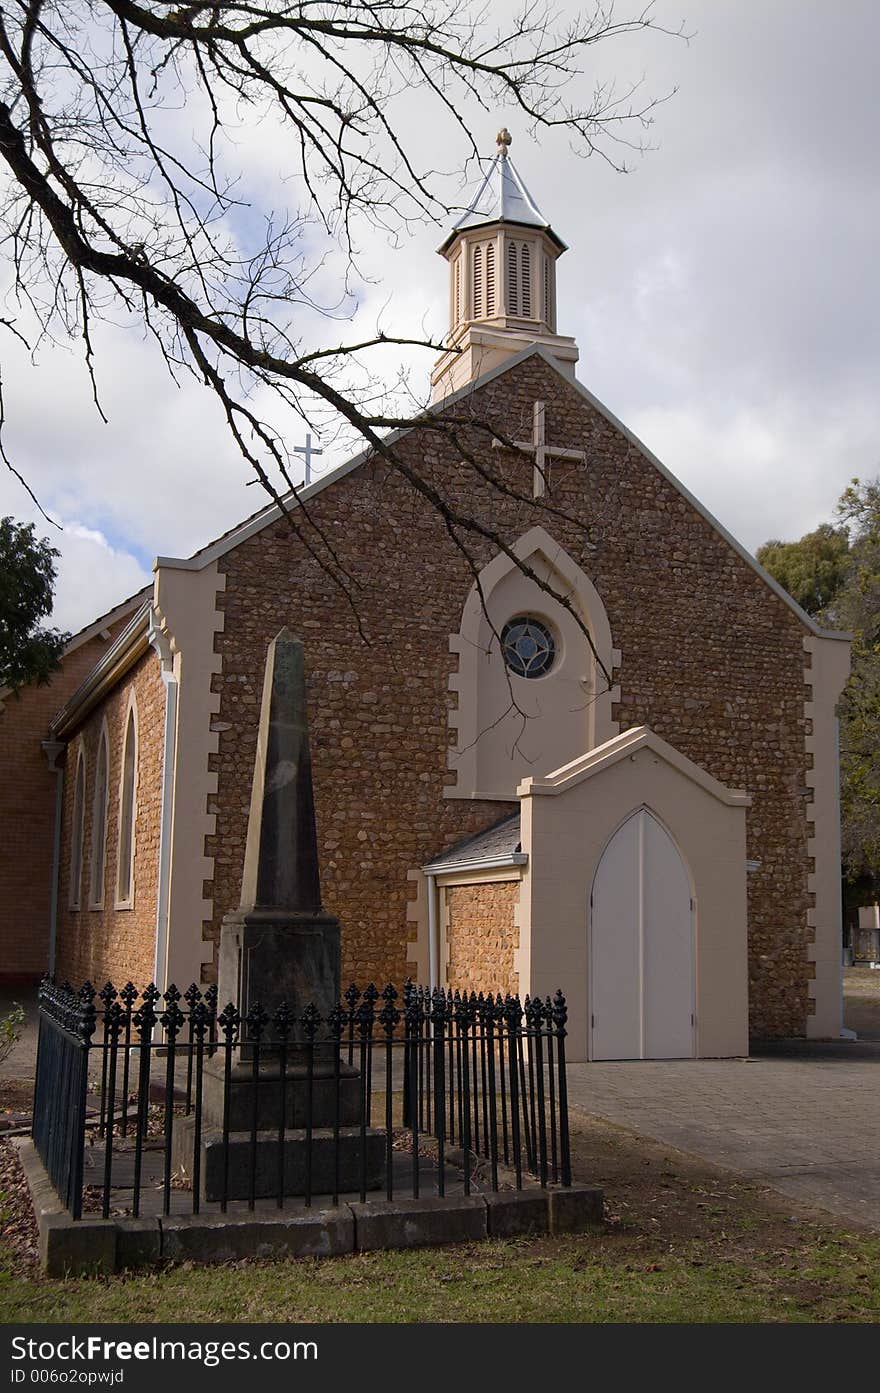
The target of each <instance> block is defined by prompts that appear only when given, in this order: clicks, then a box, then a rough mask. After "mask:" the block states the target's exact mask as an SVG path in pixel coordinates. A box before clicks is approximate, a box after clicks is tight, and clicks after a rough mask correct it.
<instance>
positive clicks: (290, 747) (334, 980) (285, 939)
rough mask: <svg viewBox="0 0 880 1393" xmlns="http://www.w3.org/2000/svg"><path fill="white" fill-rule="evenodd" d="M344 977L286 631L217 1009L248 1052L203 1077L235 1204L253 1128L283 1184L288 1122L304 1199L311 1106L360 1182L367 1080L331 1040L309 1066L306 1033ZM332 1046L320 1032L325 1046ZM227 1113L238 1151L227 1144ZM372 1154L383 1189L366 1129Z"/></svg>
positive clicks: (334, 1002)
mask: <svg viewBox="0 0 880 1393" xmlns="http://www.w3.org/2000/svg"><path fill="white" fill-rule="evenodd" d="M339 976H340V945H339V921H338V920H337V919H336V918H335V917H334V916H333V915H332V914H328V913H327V911H326V910H325V909H324V908H323V906H322V903H321V881H320V875H319V869H318V839H317V832H316V828H315V801H314V794H313V789H312V764H311V756H310V752H309V733H308V715H307V707H306V682H305V663H304V655H303V646H302V643H301V642H300V640H299V639H298V638H296V637H294V635H293V634H291V633H290V632H289V630H287V629H282V631H281V633H280V634H278V636H277V637H276V638H275V639H273V641H272V643H270V645H269V651H268V655H267V658H266V673H265V678H264V682H263V701H262V706H261V710H260V726H259V732H258V735H257V751H256V759H255V762H254V782H253V788H252V792H251V806H250V815H249V818H248V833H247V845H246V849H245V860H244V873H243V876H242V888H241V903H240V906H239V908H238V909H237V910H236V911H235V912H234V913H232V914H227V915H226V916H225V918H224V920H223V924H222V928H221V933H220V961H219V980H218V1002H219V1006H220V1009H221V1010H222V1008H223V1006H224V1005H225V1004H226V1003H227V1002H233V1003H234V1004H235V1005H236V1006H237V1007H238V1010H239V1013H240V1015H241V1018H242V1040H243V1042H244V1043H242V1044H241V1045H240V1047H239V1049H238V1050H237V1051H236V1059H235V1062H234V1063H233V1065H232V1069H231V1077H229V1078H226V1076H225V1072H224V1064H223V1061H222V1051H221V1052H220V1054H219V1055H217V1056H215V1057H214V1058H213V1059H211V1060H209V1061H208V1063H207V1064H206V1066H205V1071H204V1117H205V1128H206V1131H205V1136H204V1137H203V1139H202V1148H203V1157H204V1159H205V1161H206V1162H207V1161H208V1160H209V1159H210V1158H213V1159H211V1164H210V1165H207V1164H206V1165H203V1166H202V1170H201V1173H202V1177H203V1182H204V1180H205V1178H206V1177H207V1176H208V1174H209V1173H211V1174H213V1173H214V1172H215V1171H216V1170H217V1168H218V1166H219V1167H220V1168H221V1169H225V1171H226V1173H227V1175H228V1180H229V1184H230V1186H231V1188H230V1189H229V1190H228V1198H230V1199H234V1198H244V1197H246V1196H247V1194H248V1193H249V1178H248V1173H247V1165H248V1164H249V1162H247V1163H246V1158H247V1157H249V1155H250V1151H249V1147H250V1133H249V1132H246V1131H245V1129H246V1128H249V1127H251V1126H253V1124H254V1120H256V1125H257V1127H258V1129H259V1134H260V1135H259V1138H258V1142H257V1149H258V1158H257V1166H258V1172H259V1174H260V1175H262V1174H263V1172H265V1173H266V1174H272V1175H274V1174H275V1173H276V1171H277V1156H278V1152H277V1146H278V1134H277V1128H278V1126H279V1125H280V1122H281V1119H282V1118H284V1121H285V1126H286V1127H289V1128H290V1131H289V1133H288V1134H287V1136H286V1138H285V1142H284V1147H285V1156H286V1160H285V1167H284V1170H285V1177H286V1179H285V1193H286V1194H299V1193H301V1192H302V1179H301V1177H302V1176H303V1175H304V1173H305V1165H304V1162H303V1159H302V1156H301V1151H302V1148H303V1147H304V1146H305V1145H306V1142H305V1140H304V1132H303V1131H302V1130H299V1129H303V1128H304V1126H305V1112H306V1108H307V1107H308V1105H309V1101H310V1103H311V1121H310V1134H311V1136H312V1145H313V1147H314V1146H318V1148H319V1150H320V1151H322V1152H326V1150H327V1146H328V1136H329V1130H328V1129H331V1128H332V1127H333V1126H334V1125H341V1126H342V1127H343V1129H345V1131H344V1135H343V1136H341V1137H340V1148H341V1150H340V1156H341V1160H342V1173H343V1175H354V1174H357V1173H359V1164H360V1162H359V1158H360V1140H361V1138H360V1134H359V1132H358V1130H357V1127H358V1124H359V1123H360V1120H361V1109H362V1106H363V1100H362V1096H361V1094H362V1089H361V1080H360V1076H359V1074H358V1071H357V1070H356V1069H353V1068H351V1067H350V1066H349V1065H346V1064H342V1063H341V1061H339V1060H338V1058H337V1057H336V1051H335V1049H334V1047H333V1046H331V1045H328V1044H326V1043H316V1045H315V1047H314V1049H313V1050H312V1051H311V1059H310V1060H309V1051H308V1049H307V1046H306V1044H305V1040H306V1037H305V1035H304V1032H303V1030H302V1026H301V1019H302V1016H303V1014H304V1012H305V1010H306V1008H307V1006H309V1004H312V1005H314V1007H315V1008H316V1009H317V1011H318V1013H319V1014H320V1016H321V1017H322V1018H323V1020H324V1021H325V1022H326V1020H327V1017H328V1016H329V1014H330V1012H331V1011H332V1010H333V1009H334V1008H335V1007H337V1006H338V1004H339V988H340V980H339ZM282 1002H286V1004H287V1008H288V1012H289V1019H290V1033H289V1036H288V1041H289V1043H288V1045H287V1047H286V1049H285V1051H284V1057H283V1059H282V1055H281V1052H280V1051H279V1050H278V1049H277V1048H273V1044H272V1039H273V1033H272V1023H271V1021H272V1016H273V1013H274V1012H275V1010H276V1009H277V1008H278V1007H279V1006H280V1005H281V1003H282ZM257 1007H261V1008H262V1009H263V1011H265V1012H266V1013H267V1014H268V1016H269V1024H268V1026H267V1029H266V1031H265V1034H264V1037H263V1040H262V1041H261V1044H260V1055H259V1060H258V1061H255V1059H254V1046H253V1044H250V1043H248V1040H247V1028H246V1025H245V1021H246V1018H247V1016H248V1013H249V1012H250V1011H252V1010H253V1009H255V1008H257ZM325 1039H326V1034H325V1032H324V1031H322V1032H321V1033H320V1034H319V1036H318V1040H319V1041H324V1040H325ZM282 1064H283V1073H282ZM224 1107H225V1109H226V1124H227V1128H228V1131H229V1145H228V1148H226V1146H225V1143H223V1142H222V1139H221V1138H220V1136H219V1135H218V1132H220V1131H222V1129H223V1122H224ZM178 1130H179V1133H180V1137H179V1142H178V1154H179V1157H180V1160H181V1162H182V1164H183V1165H184V1166H185V1167H187V1166H188V1165H190V1164H191V1162H192V1148H193V1137H192V1129H191V1127H185V1126H183V1125H181V1126H180V1128H179V1129H178ZM206 1143H207V1144H208V1152H206V1151H205V1146H206ZM365 1145H366V1147H367V1155H368V1173H369V1176H370V1185H371V1187H372V1186H377V1185H380V1184H381V1183H382V1178H383V1165H382V1157H383V1141H382V1135H381V1133H379V1132H377V1131H373V1130H372V1129H367V1132H366V1137H365ZM218 1146H219V1147H221V1148H222V1149H224V1150H227V1149H228V1154H229V1164H228V1165H224V1163H223V1162H222V1157H221V1160H219V1161H218V1159H217V1157H218V1154H219V1153H218V1150H217V1148H218ZM187 1147H188V1158H187ZM264 1151H265V1152H266V1155H267V1156H268V1155H269V1153H270V1152H271V1153H272V1158H270V1160H269V1161H268V1162H267V1161H266V1158H265V1157H263V1155H262V1153H263V1152H264ZM208 1153H210V1157H209V1154H208ZM243 1158H245V1159H243ZM209 1188H210V1187H209ZM207 1197H208V1198H216V1196H214V1195H208V1196H207Z"/></svg>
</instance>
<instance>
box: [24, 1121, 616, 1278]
mask: <svg viewBox="0 0 880 1393" xmlns="http://www.w3.org/2000/svg"><path fill="white" fill-rule="evenodd" d="M16 1145H17V1149H18V1154H19V1158H20V1160H21V1163H22V1167H23V1169H24V1172H25V1175H26V1177H27V1182H28V1187H29V1190H30V1194H31V1200H32V1203H33V1206H34V1213H35V1215H36V1220H37V1227H38V1229H39V1236H40V1243H39V1251H40V1266H41V1267H42V1270H43V1272H44V1273H45V1274H46V1275H47V1276H48V1277H75V1276H85V1275H92V1274H99V1273H100V1274H108V1273H112V1272H119V1271H122V1270H124V1269H125V1268H131V1267H146V1266H152V1265H153V1264H154V1263H157V1262H161V1261H163V1260H166V1261H167V1260H171V1261H178V1262H182V1261H188V1262H205V1263H216V1262H229V1261H231V1260H234V1259H241V1258H292V1257H339V1256H342V1255H343V1254H346V1253H368V1252H375V1251H376V1250H378V1249H383V1248H420V1247H427V1246H433V1245H440V1244H446V1243H470V1242H473V1241H475V1240H476V1239H481V1238H509V1237H512V1236H514V1235H518V1234H559V1233H580V1232H583V1231H584V1230H587V1229H590V1228H594V1227H595V1226H596V1225H598V1224H600V1223H601V1222H602V1217H603V1194H602V1191H601V1190H599V1189H595V1188H592V1187H590V1186H587V1185H572V1186H571V1187H570V1188H568V1189H561V1188H557V1189H548V1190H541V1189H538V1188H537V1187H535V1188H530V1189H527V1190H511V1191H500V1192H499V1193H497V1194H487V1195H470V1196H465V1195H451V1196H447V1197H445V1198H440V1197H439V1196H437V1195H429V1196H425V1197H424V1198H422V1199H400V1200H394V1201H392V1202H391V1203H389V1202H388V1201H387V1200H378V1199H376V1200H370V1201H368V1202H367V1203H366V1204H341V1205H339V1207H338V1208H337V1209H314V1210H302V1209H300V1210H294V1209H291V1210H289V1211H287V1212H286V1213H285V1212H281V1213H278V1212H276V1213H274V1214H265V1215H263V1214H260V1213H253V1214H251V1213H248V1214H210V1215H201V1214H196V1215H185V1216H172V1217H171V1218H168V1219H165V1218H152V1219H128V1218H119V1219H97V1218H96V1219H90V1218H82V1219H78V1220H76V1221H75V1222H74V1220H72V1219H71V1217H70V1215H69V1214H68V1213H67V1212H66V1211H65V1210H64V1209H62V1207H61V1202H60V1201H59V1199H58V1196H57V1195H56V1193H55V1191H54V1189H53V1188H52V1185H51V1183H50V1181H49V1177H48V1176H47V1174H46V1171H45V1169H44V1167H43V1163H42V1161H41V1160H40V1158H39V1156H38V1154H37V1150H36V1148H35V1146H34V1144H33V1142H32V1141H31V1140H30V1138H22V1139H21V1140H19V1141H18V1142H17V1143H16Z"/></svg>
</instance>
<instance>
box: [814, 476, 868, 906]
mask: <svg viewBox="0 0 880 1393" xmlns="http://www.w3.org/2000/svg"><path fill="white" fill-rule="evenodd" d="M837 513H838V516H839V517H840V518H841V519H842V520H843V521H844V522H845V523H846V524H847V526H848V527H849V530H850V534H851V542H850V566H849V570H848V572H847V578H846V582H845V584H844V585H843V586H842V587H841V589H840V590H839V591H838V593H837V595H836V596H835V598H834V601H833V603H832V604H831V605H830V606H829V608H828V610H826V612H825V616H826V618H827V619H828V620H830V621H831V622H833V623H834V624H836V625H838V626H839V627H840V628H842V629H849V630H850V631H851V633H852V634H853V650H852V676H851V677H850V680H849V682H848V684H847V687H846V691H845V692H844V694H843V698H842V701H841V704H840V763H841V815H842V832H843V855H844V861H845V864H846V867H847V871H848V873H849V875H850V877H851V878H853V879H855V878H856V877H876V876H877V875H878V873H880V478H878V479H873V480H869V481H868V482H866V483H862V482H861V481H860V480H858V479H853V481H852V484H851V485H850V486H849V488H848V489H846V491H845V492H844V494H843V495H842V497H841V499H840V502H839V504H838V505H837Z"/></svg>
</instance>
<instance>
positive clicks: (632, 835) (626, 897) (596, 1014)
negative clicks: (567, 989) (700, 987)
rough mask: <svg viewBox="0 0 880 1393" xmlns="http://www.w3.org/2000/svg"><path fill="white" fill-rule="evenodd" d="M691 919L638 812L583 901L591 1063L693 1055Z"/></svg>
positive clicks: (682, 875)
mask: <svg viewBox="0 0 880 1393" xmlns="http://www.w3.org/2000/svg"><path fill="white" fill-rule="evenodd" d="M694 982H695V968H694V913H693V902H692V898H691V886H690V880H689V877H688V873H687V869H686V867H685V865H684V862H683V861H682V858H681V856H680V854H679V851H678V848H677V847H676V845H675V843H674V842H673V840H672V838H671V837H670V835H669V833H668V832H667V831H666V829H665V827H663V825H662V824H661V823H660V822H658V821H657V819H656V818H655V817H654V816H653V815H652V814H651V813H650V812H648V811H647V809H645V808H642V809H640V810H639V811H638V812H637V813H634V814H633V815H632V817H630V818H628V819H627V820H626V822H624V823H622V825H621V826H620V827H619V828H618V829H617V831H616V832H615V834H614V836H613V837H612V838H611V840H610V842H609V843H608V845H607V847H606V848H605V850H604V852H603V854H602V858H601V860H600V862H599V865H598V867H597V870H596V876H595V879H594V881H593V891H592V895H591V898H590V1018H591V1031H590V1036H591V1049H590V1057H591V1058H592V1059H682V1058H688V1057H691V1056H693V1055H694V1053H695V1031H694Z"/></svg>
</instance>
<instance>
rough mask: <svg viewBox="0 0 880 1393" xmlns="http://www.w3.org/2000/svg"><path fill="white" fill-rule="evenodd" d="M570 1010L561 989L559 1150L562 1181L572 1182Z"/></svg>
mask: <svg viewBox="0 0 880 1393" xmlns="http://www.w3.org/2000/svg"><path fill="white" fill-rule="evenodd" d="M567 1020H568V1010H567V1008H566V1005H565V997H564V996H563V995H562V992H561V990H560V991H557V993H556V995H555V997H554V998H553V1024H554V1026H555V1027H556V1056H557V1059H558V1061H559V1150H560V1153H561V1162H562V1183H563V1185H570V1184H571V1148H570V1144H569V1135H568V1083H567V1082H566V1078H565V1035H566V1030H565V1023H566V1021H567Z"/></svg>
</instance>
